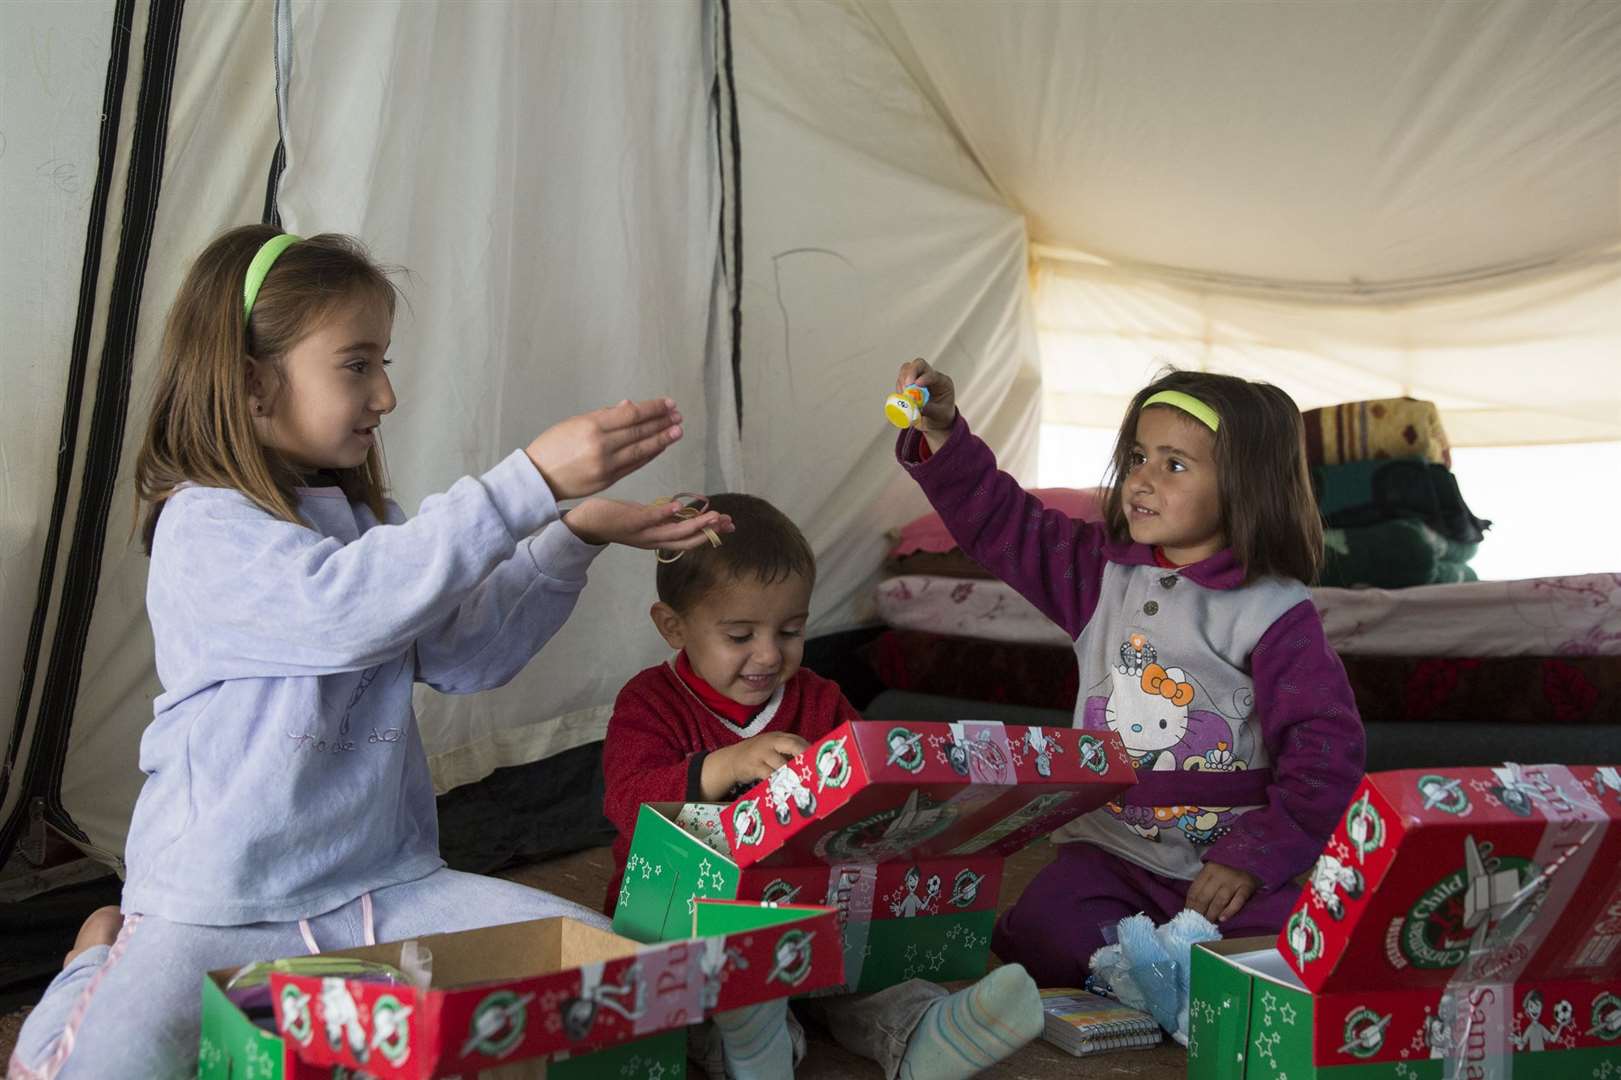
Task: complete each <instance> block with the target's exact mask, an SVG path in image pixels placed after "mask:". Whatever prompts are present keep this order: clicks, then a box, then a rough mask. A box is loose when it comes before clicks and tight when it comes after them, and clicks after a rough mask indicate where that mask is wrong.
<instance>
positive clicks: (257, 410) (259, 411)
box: [253, 401, 265, 416]
mask: <svg viewBox="0 0 1621 1080" xmlns="http://www.w3.org/2000/svg"><path fill="white" fill-rule="evenodd" d="M264 414H265V407H264V406H263V405H261V404H260V403H259V402H257V401H255V402H254V403H253V415H254V416H263V415H264Z"/></svg>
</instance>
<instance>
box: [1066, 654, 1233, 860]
mask: <svg viewBox="0 0 1621 1080" xmlns="http://www.w3.org/2000/svg"><path fill="white" fill-rule="evenodd" d="M1118 656H1119V660H1120V662H1119V663H1118V664H1116V665H1115V666H1114V667H1113V668H1112V669H1111V670H1110V673H1109V680H1108V683H1107V686H1108V691H1109V693H1108V696H1107V697H1102V696H1096V695H1094V696H1092V697H1090V698H1088V700H1087V702H1086V706H1085V709H1084V710H1083V717H1082V727H1084V728H1089V729H1093V730H1102V729H1107V730H1109V731H1112V732H1114V733H1115V734H1117V735H1119V736H1120V741H1121V742H1122V743H1123V744H1124V745H1125V748H1126V752H1127V753H1128V754H1129V755H1130V756H1131V763H1132V766H1133V767H1134V768H1136V769H1137V770H1139V771H1144V770H1146V771H1151V772H1172V771H1185V772H1197V771H1202V772H1235V771H1238V770H1241V769H1247V768H1249V762H1248V761H1247V760H1246V758H1245V757H1241V756H1239V755H1238V754H1236V753H1235V752H1234V748H1233V738H1234V736H1233V725H1232V724H1231V723H1230V722H1229V721H1228V719H1227V718H1226V717H1224V716H1222V715H1221V714H1219V713H1217V712H1213V711H1211V710H1209V709H1208V708H1199V707H1198V706H1199V705H1200V704H1201V701H1202V698H1203V695H1202V694H1201V693H1200V691H1199V689H1198V687H1197V686H1196V685H1195V682H1194V680H1193V677H1192V676H1190V675H1189V674H1188V673H1187V672H1186V671H1184V670H1183V669H1182V668H1179V667H1166V666H1165V664H1164V663H1163V662H1162V661H1161V658H1160V654H1159V651H1158V649H1156V648H1155V646H1154V643H1153V642H1151V641H1149V640H1148V637H1147V636H1146V635H1144V634H1140V633H1137V634H1132V635H1131V636H1130V637H1128V638H1127V639H1126V640H1125V641H1123V642H1121V644H1120V647H1119V650H1118ZM1102 688H1103V687H1102V686H1101V685H1100V686H1099V687H1098V689H1102ZM1107 810H1108V812H1109V813H1110V814H1111V815H1113V816H1114V817H1115V818H1116V819H1117V820H1119V821H1120V822H1122V823H1123V824H1125V825H1126V826H1127V827H1129V828H1130V829H1131V830H1132V832H1134V833H1135V834H1136V835H1138V836H1139V837H1141V838H1143V839H1145V840H1153V841H1156V842H1157V841H1159V840H1160V839H1161V831H1162V830H1165V829H1173V830H1179V831H1180V832H1181V833H1182V834H1183V835H1184V836H1185V837H1186V838H1187V840H1188V841H1190V842H1191V843H1193V844H1195V845H1199V846H1201V847H1203V846H1205V845H1208V844H1211V843H1214V842H1215V841H1216V840H1217V839H1219V838H1220V837H1222V836H1223V835H1225V834H1226V833H1227V831H1228V830H1229V829H1230V828H1231V825H1232V819H1233V817H1234V815H1233V813H1232V810H1233V808H1232V807H1230V806H1194V805H1177V806H1154V807H1146V806H1130V807H1126V806H1122V805H1121V804H1118V803H1110V804H1109V805H1108V807H1107Z"/></svg>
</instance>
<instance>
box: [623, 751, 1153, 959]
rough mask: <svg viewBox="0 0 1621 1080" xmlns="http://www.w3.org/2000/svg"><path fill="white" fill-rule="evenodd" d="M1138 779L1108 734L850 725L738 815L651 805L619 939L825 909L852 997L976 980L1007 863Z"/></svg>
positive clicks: (779, 775)
mask: <svg viewBox="0 0 1621 1080" xmlns="http://www.w3.org/2000/svg"><path fill="white" fill-rule="evenodd" d="M1133 779H1134V777H1133V772H1132V766H1131V763H1130V760H1129V758H1128V757H1127V755H1126V752H1125V749H1124V747H1123V746H1122V744H1121V743H1120V740H1119V739H1118V737H1117V736H1115V735H1113V734H1108V733H1106V734H1103V735H1101V736H1100V735H1098V734H1095V733H1091V732H1083V731H1079V730H1076V729H1073V728H1038V727H1015V726H1004V725H1002V724H998V723H988V722H973V721H963V722H959V723H950V724H947V723H905V724H901V723H889V722H881V721H853V722H850V723H847V724H844V725H842V726H840V727H839V728H837V729H835V730H834V731H833V732H831V733H830V734H828V735H827V736H826V737H824V738H822V739H820V740H818V741H817V742H815V743H813V744H812V745H811V746H810V747H809V748H808V749H806V750H805V752H804V753H802V754H801V755H800V756H799V757H797V758H796V759H794V760H793V761H791V762H789V763H787V764H785V765H783V766H782V767H781V768H779V769H778V770H777V771H776V772H775V773H774V774H773V775H772V776H771V777H770V778H769V779H768V780H765V781H762V782H761V783H759V784H758V785H756V786H755V787H754V788H752V789H750V790H749V791H747V792H745V793H744V794H743V795H742V796H741V797H739V798H738V799H736V800H734V801H733V802H732V803H730V804H729V805H718V804H686V805H682V804H673V803H672V804H648V805H644V806H643V807H642V810H641V816H640V818H639V819H638V821H637V824H636V833H635V836H634V837H633V838H632V843H631V851H630V859H629V863H628V865H627V869H626V874H625V881H624V885H623V887H622V888H621V890H620V893H619V897H618V904H617V907H616V910H615V914H614V930H615V931H616V932H617V933H620V934H623V935H625V936H626V937H630V938H634V939H636V940H638V941H662V940H667V939H669V938H671V937H676V936H680V935H681V934H682V933H683V932H684V930H683V928H684V927H685V925H686V922H687V920H688V919H689V918H690V915H689V911H690V908H691V906H692V905H693V904H694V903H696V902H697V901H698V900H699V899H702V898H704V897H724V898H738V899H744V900H764V901H778V902H799V903H812V904H826V905H828V906H830V907H833V908H835V909H837V911H838V913H839V921H840V925H841V927H842V929H843V946H844V968H845V983H846V986H845V988H846V989H848V990H851V991H869V990H876V989H881V988H883V987H886V986H890V985H893V984H895V983H898V982H901V981H904V980H905V979H909V978H913V977H921V978H927V979H932V980H935V981H942V980H950V979H968V978H977V977H978V976H979V975H982V974H984V972H985V968H986V963H987V959H988V955H989V945H990V937H991V927H992V924H993V922H994V921H995V917H996V904H997V898H998V894H999V892H1000V888H1001V879H1002V863H1003V860H1004V859H1005V858H1006V857H1007V856H1008V855H1010V854H1012V853H1013V852H1015V851H1018V850H1019V849H1020V848H1023V847H1025V846H1026V845H1027V844H1029V843H1031V842H1032V841H1034V840H1037V839H1039V838H1041V837H1043V836H1046V835H1047V834H1048V833H1049V832H1051V831H1052V830H1053V829H1055V828H1057V827H1058V826H1059V825H1061V824H1063V823H1064V822H1066V821H1069V820H1070V819H1072V818H1074V817H1076V816H1077V815H1080V814H1083V813H1086V812H1087V811H1089V810H1093V809H1096V808H1097V807H1099V806H1102V805H1104V804H1105V803H1107V802H1108V801H1109V800H1111V799H1113V798H1114V797H1116V796H1117V795H1118V794H1119V793H1120V792H1122V791H1123V790H1125V788H1126V787H1127V786H1128V785H1129V784H1131V783H1132V782H1133Z"/></svg>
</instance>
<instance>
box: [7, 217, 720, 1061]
mask: <svg viewBox="0 0 1621 1080" xmlns="http://www.w3.org/2000/svg"><path fill="white" fill-rule="evenodd" d="M394 304H395V292H394V286H393V284H392V282H391V281H390V280H389V277H388V275H387V274H386V273H385V271H384V270H383V269H382V268H381V267H379V266H377V265H376V264H375V263H373V262H372V261H371V260H370V259H369V258H368V257H367V256H366V254H365V252H364V250H363V249H362V248H361V247H360V245H359V244H358V243H356V242H355V241H353V240H351V239H349V238H347V237H343V236H336V235H322V236H315V237H311V238H309V239H307V240H306V239H299V238H298V237H294V236H288V235H286V234H282V233H279V232H278V230H276V229H273V228H270V227H267V226H250V227H246V228H240V229H235V230H233V231H231V232H228V233H226V234H225V235H224V236H221V237H220V238H219V239H217V240H215V241H214V242H213V243H212V244H210V245H209V246H208V248H207V249H206V250H204V251H203V253H202V254H201V255H200V256H199V257H198V259H197V261H196V263H195V264H194V265H193V266H192V268H191V270H190V272H189V273H188V274H187V276H186V279H185V281H184V283H183V284H182V285H181V287H180V292H179V295H178V297H177V298H176V300H175V302H174V306H173V308H172V309H171V311H170V315H169V322H168V327H167V332H166V334H165V337H164V341H163V345H162V349H161V352H160V355H159V359H158V363H159V370H158V372H157V380H156V392H155V395H154V400H153V404H152V412H151V419H150V422H149V425H148V429H147V433H146V438H145V441H144V443H143V444H142V446H141V450H140V454H139V457H138V458H137V460H136V465H135V484H136V492H137V497H138V501H139V504H140V508H141V509H142V510H143V511H144V516H145V522H144V536H145V541H146V546H147V550H148V552H149V554H150V555H151V559H152V564H151V572H150V574H149V578H148V584H147V610H148V614H149V616H150V618H151V622H152V634H153V638H154V641H155V645H156V655H157V674H158V678H159V680H160V681H161V682H162V684H163V693H162V694H161V695H160V696H159V697H158V699H157V701H156V703H155V714H156V715H155V717H154V719H153V722H152V724H151V726H150V727H149V728H147V730H146V734H145V736H144V737H143V738H142V740H141V758H140V768H141V769H142V770H143V771H144V772H145V773H146V774H147V775H146V782H145V785H144V787H143V788H142V790H141V795H140V799H139V801H138V802H137V803H136V807H135V814H134V818H133V820H132V821H131V824H130V831H129V841H128V845H127V848H126V852H125V856H126V857H125V863H126V866H127V869H128V874H127V876H126V879H125V882H124V892H123V902H122V910H121V911H120V909H118V908H104V909H102V910H101V911H99V912H97V913H95V914H94V915H92V916H91V918H90V919H89V920H88V921H87V922H86V923H85V926H84V928H83V929H82V930H81V931H80V934H79V939H78V942H77V945H76V947H75V949H74V951H73V952H72V953H70V954H69V955H68V958H67V961H66V962H65V965H64V968H63V971H62V973H61V974H60V975H58V976H57V978H56V979H55V981H53V982H52V984H51V986H50V987H49V989H48V990H47V991H46V993H45V997H44V999H43V1000H42V1001H41V1002H40V1004H39V1006H38V1007H36V1008H35V1010H34V1011H33V1012H32V1013H31V1014H30V1015H29V1017H28V1020H27V1022H26V1023H25V1024H24V1026H23V1030H22V1032H21V1034H20V1036H19V1038H18V1044H17V1050H16V1052H15V1055H14V1057H13V1058H12V1062H11V1070H10V1075H12V1076H20V1077H44V1078H52V1077H64V1078H65V1077H97V1078H101V1077H110V1076H129V1077H137V1076H138V1077H172V1076H192V1075H195V1074H196V1071H197V1054H198V1030H199V1026H200V1023H199V1000H200V999H199V998H198V987H199V985H200V984H201V980H202V977H203V973H204V972H206V971H211V970H215V969H219V968H222V967H235V966H237V965H242V964H248V963H253V962H255V961H265V960H274V959H277V958H279V957H290V956H297V955H299V954H301V953H303V952H305V951H309V952H317V951H322V950H332V949H344V948H352V947H354V946H358V945H361V944H372V943H374V942H375V941H377V940H384V941H398V940H402V939H405V938H410V937H415V936H418V935H422V934H431V933H441V932H447V931H454V930H463V929H469V928H473V927H480V926H489V925H496V924H500V923H508V922H516V921H520V920H524V919H533V918H543V917H546V916H550V915H565V914H566V915H569V916H572V917H573V918H576V919H579V920H581V921H583V922H587V923H590V924H593V925H596V926H602V927H606V925H607V920H605V919H604V918H603V917H602V916H601V915H599V914H598V913H596V912H594V911H591V910H589V909H587V908H583V907H580V906H579V905H577V904H571V903H568V902H566V901H563V900H560V899H559V898H557V897H555V896H551V895H549V894H546V893H542V892H538V891H536V890H534V889H529V888H525V887H524V886H521V885H518V884H515V883H512V882H506V881H498V880H495V879H493V878H484V877H478V876H475V875H472V874H463V873H458V872H455V871H452V870H450V869H448V868H446V866H445V864H444V861H443V860H442V859H441V858H440V857H439V836H438V825H437V818H436V809H435V804H434V791H433V782H432V779H431V778H430V776H429V774H428V761H427V757H426V755H425V754H424V752H423V745H422V737H421V734H420V733H419V732H418V730H417V723H416V717H415V714H414V713H413V711H412V707H411V695H412V688H413V686H414V684H416V683H418V682H422V683H427V684H429V685H431V686H434V687H436V688H437V689H439V690H441V691H444V692H447V693H474V692H477V691H479V690H482V689H487V688H491V687H495V686H499V685H501V684H503V683H505V682H506V681H507V680H509V679H511V678H512V677H513V676H514V675H516V674H517V673H518V672H519V671H520V670H522V668H523V666H524V665H525V664H526V663H528V661H529V660H530V659H531V658H532V657H533V656H534V655H535V653H536V652H537V651H539V649H540V648H541V647H542V646H543V645H545V644H546V642H547V640H548V639H549V638H550V637H551V636H552V634H553V633H555V632H556V631H557V630H558V628H559V627H561V626H562V624H563V622H564V620H565V619H567V618H568V615H569V613H570V611H571V610H572V609H573V607H574V602H575V599H576V598H577V597H578V595H579V593H580V590H581V589H582V588H583V587H584V586H585V581H586V570H587V568H588V567H589V566H590V565H591V562H592V560H593V559H594V558H595V556H596V555H597V554H598V553H599V552H600V551H601V550H602V545H604V544H606V543H609V542H616V543H621V544H628V545H631V546H635V547H642V548H661V549H664V550H682V549H685V548H691V547H696V546H698V545H700V544H706V543H708V538H707V537H706V535H705V530H706V529H709V530H714V531H716V532H729V531H730V529H731V523H730V521H729V519H728V518H726V517H725V515H721V514H715V513H705V514H699V515H695V516H690V517H688V516H684V515H683V514H682V513H681V507H679V506H678V505H676V504H673V503H672V504H668V505H664V506H655V507H646V506H639V505H636V504H633V503H627V502H619V501H616V500H612V499H603V498H600V497H596V493H597V492H599V491H601V490H603V489H604V488H606V487H608V486H609V485H610V484H612V483H613V482H614V481H615V480H617V479H619V478H620V477H622V476H625V475H626V474H628V473H630V472H632V471H634V470H636V469H638V468H640V467H641V466H642V465H644V464H646V463H647V462H648V461H651V460H652V459H653V458H654V457H656V456H658V454H659V453H661V452H662V451H663V450H664V449H665V448H666V447H668V446H669V445H670V444H672V443H674V442H675V441H676V440H677V439H679V438H680V437H681V435H682V427H681V414H680V413H679V412H678V411H677V410H676V408H675V403H674V402H672V401H670V400H669V399H667V398H655V399H653V400H651V401H644V402H641V403H635V404H633V403H632V402H629V401H625V402H621V403H620V404H618V405H615V406H611V407H609V408H605V409H598V410H597V411H595V412H590V413H586V414H584V415H582V416H576V417H573V418H571V419H567V420H563V421H562V422H560V423H558V424H555V425H553V426H552V427H550V428H548V429H547V430H545V431H543V432H541V433H540V434H539V435H538V436H536V437H535V438H534V440H533V441H531V442H529V443H528V445H527V446H523V447H516V448H513V450H512V451H511V452H510V453H509V454H508V455H507V456H506V457H505V458H504V459H502V460H501V461H500V462H499V463H497V464H495V465H494V467H493V468H491V469H489V471H487V472H485V473H483V474H482V475H480V476H469V477H465V478H463V479H461V480H458V481H457V482H456V483H455V484H453V485H451V487H450V488H449V489H448V490H447V491H445V492H444V493H443V494H440V495H434V496H432V497H430V498H428V499H426V500H424V501H423V503H422V507H421V509H420V510H419V511H418V513H417V514H416V516H414V517H411V518H407V517H406V515H405V513H404V512H403V511H402V510H401V509H400V507H399V506H398V505H396V504H395V503H393V502H392V501H390V500H389V499H388V497H387V492H386V489H385V484H384V476H385V473H384V470H383V460H382V440H381V430H380V429H381V425H382V424H383V422H384V420H385V418H386V417H387V416H388V415H389V414H390V413H391V412H393V411H394V406H395V403H396V399H395V394H394V387H393V384H392V382H391V380H390V379H389V376H388V370H387V366H388V363H389V361H388V359H387V357H388V350H389V342H390V338H391V337H392V333H393V324H394ZM580 498H584V501H583V502H581V503H579V504H578V505H576V506H575V507H574V508H573V509H571V510H569V511H567V512H566V513H565V512H564V511H563V510H562V508H561V507H560V506H559V505H558V504H559V502H561V501H562V500H564V499H580ZM130 765H131V766H132V767H133V766H134V765H135V763H134V762H130Z"/></svg>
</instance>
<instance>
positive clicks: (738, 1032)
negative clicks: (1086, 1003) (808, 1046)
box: [714, 998, 1040, 1080]
mask: <svg viewBox="0 0 1621 1080" xmlns="http://www.w3.org/2000/svg"><path fill="white" fill-rule="evenodd" d="M1037 1011H1038V1012H1039V1011H1040V1010H1039V1009H1038V1010H1037ZM714 1019H715V1026H716V1027H717V1028H719V1029H720V1037H721V1042H722V1043H723V1044H724V1045H725V1047H726V1074H727V1075H728V1076H730V1077H731V1078H732V1080H792V1078H793V1075H794V1044H793V1039H792V1038H790V1037H789V1034H788V999H787V998H777V999H776V1000H774V1001H762V1002H760V1004H758V1005H748V1006H745V1007H744V1008H741V1009H733V1010H732V1011H731V1012H726V1013H719V1014H717V1015H716V1016H715V1018H714Z"/></svg>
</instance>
